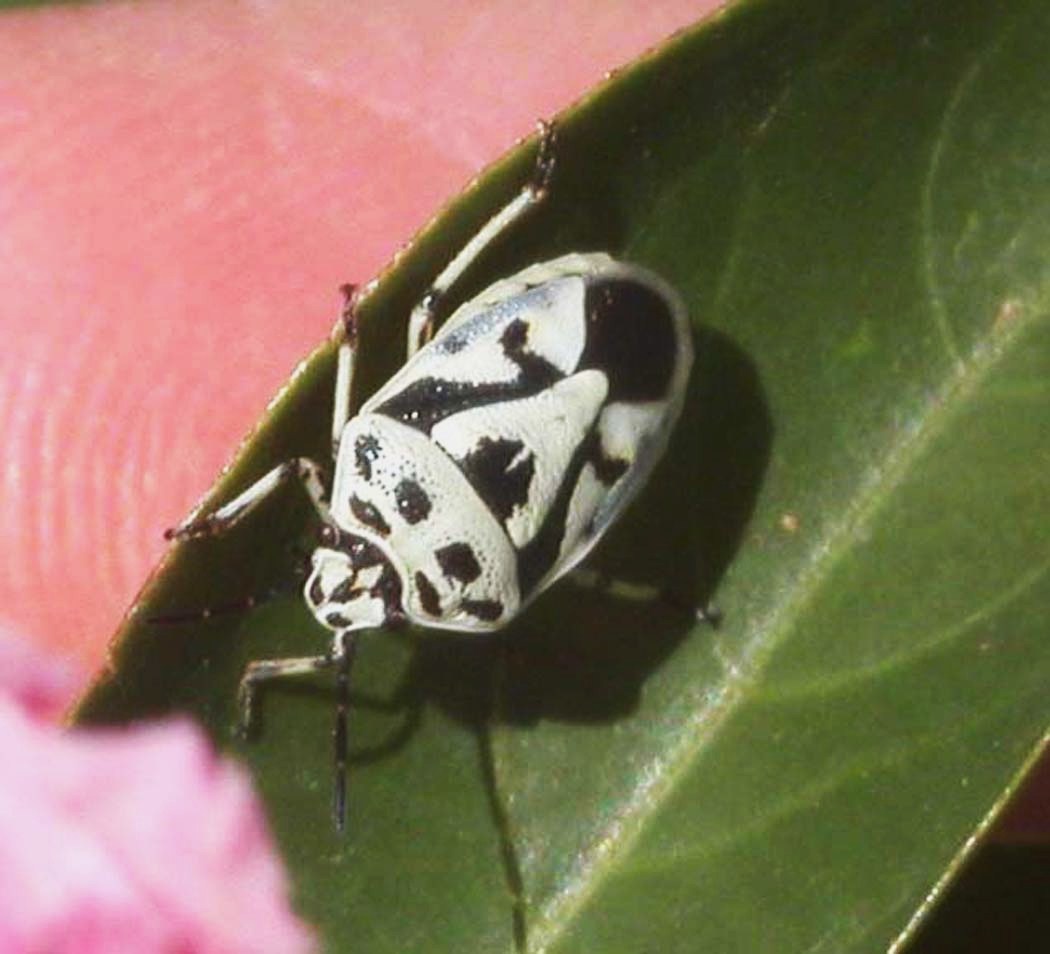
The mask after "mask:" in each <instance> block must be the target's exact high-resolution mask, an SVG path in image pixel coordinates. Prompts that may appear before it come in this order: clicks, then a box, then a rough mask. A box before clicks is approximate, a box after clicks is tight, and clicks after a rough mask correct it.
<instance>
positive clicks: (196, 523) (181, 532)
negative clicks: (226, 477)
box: [164, 457, 328, 540]
mask: <svg viewBox="0 0 1050 954" xmlns="http://www.w3.org/2000/svg"><path fill="white" fill-rule="evenodd" d="M292 479H296V480H299V481H301V482H302V485H303V487H304V488H305V489H306V492H307V493H308V494H309V495H310V499H311V500H312V501H313V504H314V507H316V508H317V512H318V513H319V514H320V515H321V519H322V520H324V521H327V520H328V500H327V494H326V493H325V489H324V481H323V480H322V479H321V468H320V466H319V465H317V464H315V463H314V462H313V461H312V460H310V459H309V458H306V457H294V458H292V459H291V460H288V461H285V462H284V463H283V464H278V465H277V466H276V467H275V468H274V469H273V470H271V471H269V472H268V473H266V474H264V475H263V476H262V477H260V478H259V479H258V480H257V481H256V482H255V483H254V484H252V485H251V486H250V487H249V488H248V489H247V490H244V491H242V492H241V493H240V494H238V495H237V496H236V497H234V498H233V500H231V501H230V502H229V503H227V504H223V506H221V507H220V508H219V509H218V510H216V511H215V512H214V513H209V514H206V515H205V516H203V517H190V518H189V519H188V520H185V521H183V522H182V523H180V524H179V525H178V526H177V527H171V528H170V529H168V530H165V531H164V538H165V539H166V540H188V539H190V538H192V537H209V536H214V535H215V534H219V533H222V532H224V531H225V530H228V529H229V528H230V527H232V526H233V525H234V524H235V523H237V522H238V521H239V520H240V519H241V518H242V517H244V515H245V514H247V513H249V512H250V511H251V510H253V509H254V508H255V507H257V506H258V505H259V504H260V503H261V502H262V501H263V500H265V499H266V498H267V497H268V496H270V494H272V493H273V492H274V491H275V490H276V489H277V488H278V487H280V486H281V485H282V484H284V483H286V482H287V481H289V480H292Z"/></svg>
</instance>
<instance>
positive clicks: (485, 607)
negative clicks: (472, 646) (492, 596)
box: [459, 600, 503, 623]
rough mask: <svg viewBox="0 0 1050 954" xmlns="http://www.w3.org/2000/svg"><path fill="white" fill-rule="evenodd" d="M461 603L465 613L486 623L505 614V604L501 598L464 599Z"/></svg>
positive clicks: (492, 621)
mask: <svg viewBox="0 0 1050 954" xmlns="http://www.w3.org/2000/svg"><path fill="white" fill-rule="evenodd" d="M459 605H460V606H461V607H462V608H463V611H464V612H465V613H469V614H470V615H471V616H473V617H475V618H477V619H480V620H484V621H485V622H486V623H494V622H495V621H496V620H498V619H499V618H500V617H501V616H502V615H503V604H502V603H501V602H500V601H499V600H463V602H461V603H460V604H459Z"/></svg>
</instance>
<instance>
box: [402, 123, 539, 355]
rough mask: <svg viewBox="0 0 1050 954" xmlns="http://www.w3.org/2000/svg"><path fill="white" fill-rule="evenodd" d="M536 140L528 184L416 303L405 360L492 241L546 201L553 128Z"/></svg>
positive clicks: (424, 338) (430, 333)
mask: <svg viewBox="0 0 1050 954" xmlns="http://www.w3.org/2000/svg"><path fill="white" fill-rule="evenodd" d="M539 136H540V145H539V152H538V153H537V154H536V166H535V168H534V170H533V173H532V177H531V178H530V179H529V181H528V183H526V185H525V187H524V188H523V189H522V190H521V192H519V193H518V194H517V195H516V196H515V197H514V198H513V199H511V201H510V202H508V203H507V204H506V205H505V206H504V207H503V208H502V209H500V210H499V212H497V213H496V214H495V215H494V216H492V218H491V219H489V220H488V221H487V222H486V223H485V224H484V225H483V226H482V227H481V228H480V229H479V230H478V231H477V233H476V234H475V235H474V237H473V238H472V239H471V240H470V241H469V242H467V244H466V245H464V246H463V248H461V249H460V250H459V252H458V253H457V254H456V256H455V257H454V258H453V259H452V261H451V262H449V263H448V265H446V266H445V268H444V269H443V270H442V271H441V273H440V274H439V275H438V277H437V278H435V279H434V284H433V285H431V286H430V288H429V289H428V290H427V292H426V294H424V295H423V297H422V298H421V299H420V300H419V304H418V305H416V307H415V308H413V309H412V315H411V317H410V318H409V320H408V340H407V342H406V349H405V350H406V358H411V357H412V355H414V354H415V353H416V351H418V350H419V349H420V348H421V347H422V346H423V345H425V344H426V343H427V342H428V341H429V340H430V339H431V338H432V337H433V336H434V314H435V312H436V311H437V308H438V305H439V304H440V302H441V299H442V297H443V296H444V295H445V294H446V293H447V292H448V290H449V289H450V288H451V287H452V286H453V285H454V284H455V283H456V281H457V280H458V279H459V277H460V276H461V275H462V274H463V273H464V272H465V271H466V270H467V269H468V268H469V267H470V266H471V265H472V264H473V262H474V260H475V259H476V258H477V257H478V256H479V255H480V254H481V253H482V252H484V251H485V249H486V248H488V246H489V245H491V244H492V242H493V241H495V240H496V239H497V238H498V237H499V236H500V235H501V234H502V233H503V232H505V231H506V230H507V229H509V228H510V227H511V226H513V225H514V224H515V223H516V222H517V221H518V219H520V218H521V217H522V216H523V215H524V214H525V213H526V212H528V211H529V209H531V208H533V207H534V206H536V205H539V203H540V202H542V201H543V200H544V199H545V198H546V196H547V191H548V189H549V188H550V180H551V176H552V175H553V174H554V164H555V152H554V149H555V144H556V139H555V133H554V124H553V123H548V122H542V121H541V122H540V124H539Z"/></svg>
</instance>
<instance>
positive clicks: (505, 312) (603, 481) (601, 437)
mask: <svg viewBox="0 0 1050 954" xmlns="http://www.w3.org/2000/svg"><path fill="white" fill-rule="evenodd" d="M543 132H544V135H543V139H542V141H541V148H540V153H539V160H538V163H537V172H536V175H535V177H534V179H533V181H532V182H530V183H529V184H528V185H527V186H526V187H525V189H524V190H523V191H522V193H521V194H520V195H519V196H518V197H517V198H516V199H515V200H514V201H512V202H511V203H510V204H509V205H508V206H507V207H506V208H504V209H503V210H502V211H501V212H500V213H498V214H497V215H496V216H495V217H494V218H493V219H492V220H490V222H489V223H487V225H486V226H485V227H484V228H483V229H482V230H481V232H480V233H479V234H478V235H477V236H475V238H474V239H473V240H472V241H471V242H470V243H468V245H467V246H466V248H464V249H463V250H462V251H461V252H460V253H459V255H457V256H456V257H455V258H454V259H453V261H452V263H451V264H450V265H449V266H448V267H447V268H446V269H445V270H444V271H443V272H442V273H441V275H439V276H438V279H437V280H436V282H435V284H434V286H433V288H432V290H431V292H430V293H428V295H427V296H426V297H425V298H424V300H423V302H421V304H420V305H419V306H417V308H416V310H415V311H414V312H413V315H412V318H411V321H410V324H409V342H408V353H409V358H408V360H407V361H406V363H405V365H404V366H403V367H402V368H401V369H400V370H399V371H398V372H397V373H396V374H395V375H394V376H393V377H392V378H391V379H390V380H389V381H387V382H386V384H385V385H383V386H382V387H381V388H380V389H379V391H377V392H376V393H375V394H374V395H372V397H371V398H369V399H368V400H367V401H366V402H365V403H364V405H363V406H362V407H361V408H360V410H359V411H358V413H357V414H356V416H353V417H351V416H349V413H348V394H349V389H350V379H351V375H352V370H353V356H354V351H353V349H354V343H355V328H354V311H355V305H356V302H355V297H354V295H353V294H351V295H349V296H348V303H347V308H346V311H345V314H344V318H345V329H344V336H343V341H342V343H341V346H340V362H339V374H338V375H337V383H336V388H337V391H336V412H335V420H334V422H333V444H334V446H335V473H334V477H333V480H332V488H331V493H330V494H327V493H326V492H325V489H324V482H323V480H322V477H321V473H322V471H321V468H320V467H319V466H318V465H317V464H314V463H312V462H311V461H308V460H304V459H298V460H295V461H291V462H289V463H288V464H285V465H282V466H281V467H279V468H277V469H276V470H274V471H272V472H270V473H269V474H267V475H266V476H264V477H263V478H262V479H261V480H259V481H258V482H257V483H255V484H254V485H252V487H249V488H248V489H247V490H246V491H244V492H243V493H242V494H241V495H240V496H238V497H237V498H236V499H235V500H233V501H232V502H231V503H229V504H227V505H225V506H224V507H222V508H220V509H219V510H218V511H216V512H215V513H214V514H212V515H210V516H206V517H203V518H198V519H191V520H190V521H188V522H186V523H184V524H183V525H182V526H180V527H178V528H176V529H175V530H174V531H171V532H170V535H172V536H176V537H189V536H196V535H200V534H206V533H214V532H217V531H219V530H222V529H225V528H226V527H228V526H230V525H231V524H232V523H234V522H235V521H236V520H238V519H239V518H240V517H241V516H243V515H244V513H246V512H247V511H248V510H250V509H251V508H252V507H253V506H254V505H255V504H256V503H258V501H259V500H261V499H262V498H263V497H265V496H266V495H267V494H268V493H269V492H270V491H271V490H273V489H274V488H275V487H276V486H278V485H279V484H280V483H281V482H282V481H283V480H284V479H287V478H290V477H293V476H298V477H299V478H301V479H302V480H303V482H304V485H305V487H306V489H307V491H308V492H309V493H310V495H311V497H312V498H313V501H314V504H315V506H316V508H317V510H318V513H319V515H320V518H321V522H322V529H321V533H320V545H319V546H318V548H317V549H316V550H315V551H314V553H313V556H312V572H311V573H310V576H309V578H308V580H307V582H306V586H305V591H304V592H305V597H306V601H307V603H308V605H309V607H310V609H311V610H312V612H313V613H314V615H315V616H316V617H317V619H318V620H319V621H320V622H321V623H322V624H323V625H324V626H325V627H327V628H328V629H330V630H331V631H332V633H333V641H332V646H331V648H330V649H329V651H328V652H327V653H325V654H324V655H320V656H313V657H305V658H302V659H286V660H269V661H262V662H255V663H251V664H250V665H249V667H248V670H247V671H246V673H245V676H244V679H243V680H242V683H241V704H242V719H243V721H244V723H247V722H248V721H249V720H250V718H251V706H252V692H253V688H254V686H255V685H256V684H257V683H258V682H259V681H261V680H264V679H269V678H272V677H275V676H283V675H293V674H297V673H304V672H315V671H319V670H323V669H328V668H334V669H336V670H337V672H338V674H339V687H340V702H339V718H338V721H337V731H336V748H337V763H338V765H339V771H338V774H337V789H336V818H337V822H338V823H339V824H340V826H341V825H342V820H343V817H344V813H345V790H344V782H343V781H342V780H343V777H344V771H343V766H344V765H345V748H346V706H347V704H346V692H347V689H346V687H347V685H348V680H349V669H350V665H351V662H352V658H353V653H354V641H353V640H354V634H355V633H356V632H358V631H360V630H367V629H382V628H384V627H389V626H391V625H394V624H397V623H400V622H403V621H406V620H407V621H409V622H411V623H414V624H416V625H418V626H421V627H427V628H432V629H444V630H456V631H461V632H471V633H484V632H490V631H493V630H497V629H499V628H501V627H503V626H505V625H506V624H507V623H508V622H509V621H510V620H511V619H513V618H514V617H515V616H516V615H517V614H518V613H519V612H520V611H521V610H522V608H523V607H524V606H526V605H527V604H528V603H529V601H530V600H532V599H533V598H534V597H536V596H537V595H538V594H539V593H541V592H542V591H543V590H544V589H546V588H547V587H548V586H549V585H550V584H551V583H553V582H554V581H555V580H556V579H558V578H559V577H560V576H562V575H564V574H565V573H566V572H568V571H569V570H571V569H572V568H573V567H574V566H576V565H577V564H578V563H579V562H580V561H581V560H582V559H583V558H584V557H586V556H587V554H588V553H589V552H590V551H591V549H592V548H593V547H594V545H595V544H596V543H597V542H598V540H599V539H600V538H601V537H602V535H603V534H604V533H605V531H606V530H607V529H608V528H609V526H610V525H611V524H612V523H613V521H614V520H615V519H616V517H617V516H618V515H619V514H620V513H621V512H622V511H623V509H624V507H625V506H626V505H627V503H628V502H629V501H630V499H631V498H632V497H633V496H634V495H635V493H636V492H637V491H638V490H639V489H640V487H641V486H642V485H643V483H644V482H645V479H646V478H647V476H648V475H649V473H650V471H651V470H652V468H653V466H654V464H655V463H656V461H657V460H658V458H659V456H660V454H661V452H662V451H663V449H664V446H665V445H666V442H667V438H668V435H669V432H670V430H671V428H672V426H673V425H674V422H675V420H676V418H677V417H678V414H679V411H680V410H681V405H682V400H683V396H684V393H685V386H686V382H687V379H688V375H689V369H690V365H691V363H692V344H691V339H690V334H689V328H688V319H687V316H686V312H685V308H684V306H683V305H682V303H681V301H680V299H679V297H678V296H677V295H676V294H675V292H674V291H673V290H672V289H671V288H670V287H669V286H668V285H667V284H666V283H665V282H664V281H662V280H661V279H660V278H658V277H657V276H655V275H653V274H652V273H651V272H648V271H646V270H644V269H642V268H639V267H637V266H634V265H628V264H624V263H621V262H617V261H614V260H613V259H612V258H610V257H609V256H608V255H605V254H602V253H591V254H570V255H566V256H563V257H561V258H557V259H554V260H553V261H549V262H545V263H542V264H538V265H532V266H530V267H528V268H526V269H524V270H523V271H521V272H519V273H517V274H516V275H514V276H512V277H510V278H507V279H504V280H501V281H498V282H496V283H495V284H494V285H492V286H490V287H489V288H488V289H486V290H485V291H484V292H482V293H481V294H480V295H478V296H477V297H476V298H474V299H473V300H471V301H469V302H467V303H466V304H464V305H461V306H460V307H459V308H458V309H457V310H456V311H455V312H454V313H453V314H452V316H451V317H450V318H449V319H448V321H447V322H446V323H445V325H444V326H443V327H442V328H441V330H440V331H439V332H438V333H437V334H436V335H434V336H432V326H433V313H434V308H435V305H436V303H437V301H438V300H439V299H440V297H441V296H442V295H444V294H445V292H446V291H447V289H448V288H449V286H450V285H451V284H452V283H453V282H454V281H455V280H456V278H458V276H459V275H460V274H461V273H462V272H463V270H464V269H465V268H466V267H467V265H468V264H469V263H470V262H471V261H472V260H473V259H474V258H475V257H476V256H477V254H478V253H479V252H480V251H481V250H482V248H483V247H484V246H485V245H487V244H488V243H489V242H490V241H491V240H492V238H493V237H494V236H495V235H497V234H499V233H500V232H502V231H503V230H504V229H506V228H507V227H508V226H509V225H510V224H512V223H513V222H514V221H516V220H517V218H518V217H520V216H521V215H522V214H524V212H526V211H527V210H528V209H529V208H530V207H532V206H533V205H535V203H537V202H538V201H540V199H542V197H543V195H544V194H545V192H546V189H547V182H548V178H549V176H550V171H551V167H552V164H553V154H552V143H553V135H552V131H551V129H550V127H544V130H543Z"/></svg>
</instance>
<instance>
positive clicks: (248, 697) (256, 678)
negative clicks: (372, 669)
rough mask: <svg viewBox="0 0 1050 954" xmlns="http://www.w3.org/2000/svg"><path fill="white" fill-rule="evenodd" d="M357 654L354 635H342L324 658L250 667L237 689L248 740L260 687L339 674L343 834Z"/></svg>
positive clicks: (337, 791) (338, 797) (337, 752)
mask: <svg viewBox="0 0 1050 954" xmlns="http://www.w3.org/2000/svg"><path fill="white" fill-rule="evenodd" d="M355 650H356V644H355V642H354V636H353V633H341V634H339V635H337V636H336V637H335V639H334V640H333V642H332V648H331V649H329V651H328V652H327V653H324V654H323V655H321V656H297V657H293V658H290V659H258V660H255V661H254V662H250V663H248V666H247V667H246V668H245V670H244V675H243V676H241V682H240V685H239V686H238V688H237V708H238V709H239V710H240V721H239V723H238V727H237V728H238V732H239V734H240V735H241V736H242V737H247V736H248V734H249V733H250V732H251V727H252V721H253V717H254V715H255V691H256V688H257V687H258V685H259V683H261V682H268V681H270V680H271V679H283V678H285V677H287V676H308V675H311V674H313V673H318V672H325V671H326V670H328V669H334V670H335V674H336V702H335V728H334V729H333V731H332V743H333V749H334V753H333V754H334V756H335V788H334V792H333V796H332V814H333V816H334V818H335V826H336V829H337V830H338V831H340V832H342V831H343V829H344V828H345V827H346V762H347V738H348V733H347V716H348V713H349V710H350V670H351V668H352V667H353V664H354V654H355Z"/></svg>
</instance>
